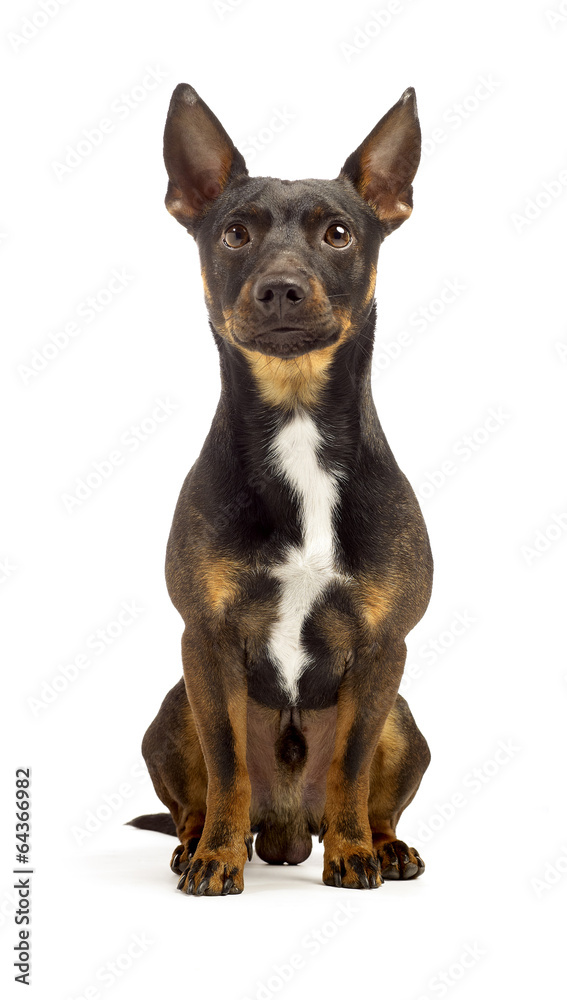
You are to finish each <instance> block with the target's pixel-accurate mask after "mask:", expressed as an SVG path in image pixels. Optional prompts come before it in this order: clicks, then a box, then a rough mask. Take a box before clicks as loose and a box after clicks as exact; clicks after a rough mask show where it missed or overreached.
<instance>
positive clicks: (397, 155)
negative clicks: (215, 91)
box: [164, 84, 421, 363]
mask: <svg viewBox="0 0 567 1000" xmlns="http://www.w3.org/2000/svg"><path fill="white" fill-rule="evenodd" d="M420 145H421V137H420V128H419V121H418V117H417V109H416V103H415V93H414V91H413V89H412V88H409V89H408V90H406V91H405V93H404V94H403V95H402V97H401V98H400V100H399V101H398V103H397V104H395V105H394V107H393V108H391V109H390V111H388V113H387V114H386V115H385V116H384V117H383V118H382V119H381V121H380V122H379V123H378V124H377V125H376V127H375V128H374V129H373V130H372V132H370V134H369V135H368V136H367V137H366V139H365V140H364V141H363V142H362V143H361V145H360V146H359V147H358V149H356V150H355V152H354V153H352V154H351V155H350V156H349V157H348V159H347V160H346V162H345V164H344V166H343V168H342V170H341V171H340V173H339V176H338V177H337V178H336V179H335V180H301V181H285V180H277V179H274V178H271V177H249V176H248V171H247V169H246V164H245V162H244V159H243V157H242V155H241V154H240V153H239V151H238V150H237V149H236V147H235V146H234V144H233V143H232V141H231V139H230V138H229V136H228V135H227V133H226V132H225V130H224V128H223V127H222V125H221V124H220V122H219V121H218V119H217V118H216V117H215V116H214V115H213V113H212V112H211V111H210V110H209V108H208V107H207V105H206V104H204V102H203V101H202V100H201V98H200V97H199V96H198V94H197V93H196V92H195V91H194V90H193V88H192V87H190V86H188V85H187V84H179V86H178V87H176V88H175V90H174V92H173V96H172V98H171V104H170V108H169V113H168V116H167V122H166V126H165V136H164V158H165V164H166V168H167V172H168V175H169V186H168V189H167V195H166V205H167V208H168V210H169V212H171V214H172V215H173V216H174V217H175V218H176V219H177V220H178V222H180V223H181V224H182V225H183V226H185V227H186V229H187V230H188V231H189V232H190V233H191V234H192V235H193V236H194V237H195V239H196V241H197V244H198V247H199V253H200V257H201V269H202V276H203V282H204V286H205V296H206V302H207V307H208V310H209V315H210V319H211V323H212V325H213V327H214V329H215V331H216V333H217V334H218V335H219V336H220V337H221V338H223V339H224V340H226V341H228V342H229V343H231V344H232V345H234V346H235V347H236V348H238V349H239V350H240V351H242V352H244V353H245V354H246V355H247V356H248V358H249V359H250V360H251V361H252V362H255V363H257V362H258V360H260V359H261V358H262V357H263V358H264V360H266V356H268V357H272V358H274V357H275V358H280V359H296V358H299V357H301V356H303V355H306V354H309V353H313V352H316V351H321V352H322V353H324V354H325V355H328V353H329V352H328V351H325V349H326V348H331V346H332V345H338V344H340V343H343V342H344V341H345V340H347V339H349V338H351V337H352V336H354V335H355V334H356V332H357V330H360V329H361V328H362V326H363V325H364V323H365V321H366V319H367V318H368V315H369V313H370V310H371V308H372V304H373V298H374V284H375V278H376V262H377V257H378V249H379V246H380V243H381V242H382V240H383V239H384V237H385V236H386V235H387V234H388V233H390V232H392V230H394V229H396V228H397V227H398V226H399V225H401V223H402V222H403V221H404V220H405V219H407V218H408V216H409V215H410V214H411V210H412V181H413V178H414V175H415V172H416V170H417V166H418V163H419V157H420Z"/></svg>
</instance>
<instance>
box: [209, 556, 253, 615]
mask: <svg viewBox="0 0 567 1000" xmlns="http://www.w3.org/2000/svg"><path fill="white" fill-rule="evenodd" d="M241 573H242V566H241V565H240V563H238V562H236V561H235V560H234V559H225V558H221V559H214V560H213V559H211V561H210V562H209V561H205V560H203V563H202V564H201V566H200V572H199V576H200V579H201V581H202V583H203V585H204V587H205V590H206V596H207V604H208V606H209V607H210V608H211V609H212V611H214V612H215V614H222V613H223V612H224V611H225V610H226V608H227V606H228V605H229V604H232V603H233V602H234V601H235V600H236V598H237V596H238V593H239V590H240V587H239V583H238V577H239V576H240V575H241Z"/></svg>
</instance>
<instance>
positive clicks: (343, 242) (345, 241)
mask: <svg viewBox="0 0 567 1000" xmlns="http://www.w3.org/2000/svg"><path fill="white" fill-rule="evenodd" d="M351 239H352V237H351V235H350V233H349V231H348V229H347V227H346V226H341V225H339V224H338V223H333V225H332V226H329V228H328V229H327V232H326V233H325V243H328V244H329V246H332V247H346V246H348V245H349V243H350V241H351Z"/></svg>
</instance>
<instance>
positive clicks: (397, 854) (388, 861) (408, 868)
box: [376, 840, 425, 880]
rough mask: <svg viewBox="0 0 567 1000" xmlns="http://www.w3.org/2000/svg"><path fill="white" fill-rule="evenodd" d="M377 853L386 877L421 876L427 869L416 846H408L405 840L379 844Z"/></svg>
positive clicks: (408, 877)
mask: <svg viewBox="0 0 567 1000" xmlns="http://www.w3.org/2000/svg"><path fill="white" fill-rule="evenodd" d="M376 854H377V856H378V859H379V861H380V865H381V867H382V878H384V879H394V880H399V879H411V878H419V876H420V875H423V872H424V871H425V862H424V861H422V860H421V858H420V856H419V854H418V853H417V851H416V849H415V847H408V845H407V844H404V842H403V840H391V841H389V842H388V843H381V844H378V845H377V847H376Z"/></svg>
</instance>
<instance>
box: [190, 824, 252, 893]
mask: <svg viewBox="0 0 567 1000" xmlns="http://www.w3.org/2000/svg"><path fill="white" fill-rule="evenodd" d="M246 858H249V859H251V858H252V837H247V838H246V840H245V841H244V843H243V845H242V847H240V846H237V845H231V846H227V847H220V848H218V850H215V851H210V850H206V849H205V848H199V847H197V849H196V851H195V854H194V856H193V857H192V858H191V859H189V860H188V861H187V865H186V867H185V868H184V869H183V870H182V874H181V878H180V879H179V882H178V883H177V888H178V889H179V890H180V891H181V892H185V893H186V894H187V895H188V896H234V895H237V894H238V893H240V892H242V891H243V889H244V877H243V868H244V864H245V861H246Z"/></svg>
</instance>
